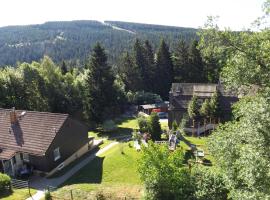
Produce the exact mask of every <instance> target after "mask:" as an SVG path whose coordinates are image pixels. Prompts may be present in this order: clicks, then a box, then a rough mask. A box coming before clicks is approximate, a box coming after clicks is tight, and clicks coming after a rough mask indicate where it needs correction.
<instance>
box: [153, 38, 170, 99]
mask: <svg viewBox="0 0 270 200" xmlns="http://www.w3.org/2000/svg"><path fill="white" fill-rule="evenodd" d="M172 82H173V63H172V59H171V53H170V51H169V47H168V46H167V44H166V43H165V41H164V40H163V39H162V40H161V43H160V46H159V49H158V52H157V60H156V72H155V80H154V84H155V93H157V94H159V95H160V96H161V97H162V98H163V100H167V99H168V97H169V91H170V89H171V84H172Z"/></svg>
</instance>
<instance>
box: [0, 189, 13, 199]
mask: <svg viewBox="0 0 270 200" xmlns="http://www.w3.org/2000/svg"><path fill="white" fill-rule="evenodd" d="M12 194H13V191H12V190H6V191H0V199H2V198H5V197H8V196H10V195H12Z"/></svg>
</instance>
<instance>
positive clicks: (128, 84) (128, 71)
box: [118, 52, 141, 92]
mask: <svg viewBox="0 0 270 200" xmlns="http://www.w3.org/2000/svg"><path fill="white" fill-rule="evenodd" d="M118 74H119V76H120V78H121V80H122V81H123V83H124V84H125V89H126V91H133V92H136V91H139V90H140V89H141V87H140V85H141V79H140V78H141V75H140V72H139V70H138V68H137V67H136V66H135V64H134V60H133V58H132V57H131V56H130V55H129V53H128V52H126V53H124V54H123V56H122V57H121V59H120V65H119V71H118Z"/></svg>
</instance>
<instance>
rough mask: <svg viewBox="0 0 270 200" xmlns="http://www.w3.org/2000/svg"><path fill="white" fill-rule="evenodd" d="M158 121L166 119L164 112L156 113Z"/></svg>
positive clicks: (166, 115) (166, 114)
mask: <svg viewBox="0 0 270 200" xmlns="http://www.w3.org/2000/svg"><path fill="white" fill-rule="evenodd" d="M157 115H158V117H159V119H167V118H168V113H166V112H158V113H157Z"/></svg>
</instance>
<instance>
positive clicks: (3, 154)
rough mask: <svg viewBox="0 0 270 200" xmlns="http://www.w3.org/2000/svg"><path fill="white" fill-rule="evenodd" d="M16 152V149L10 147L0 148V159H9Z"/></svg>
mask: <svg viewBox="0 0 270 200" xmlns="http://www.w3.org/2000/svg"><path fill="white" fill-rule="evenodd" d="M15 154H16V151H14V150H10V149H2V150H0V159H1V160H9V159H11V158H12V157H13V156H14V155H15Z"/></svg>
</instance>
